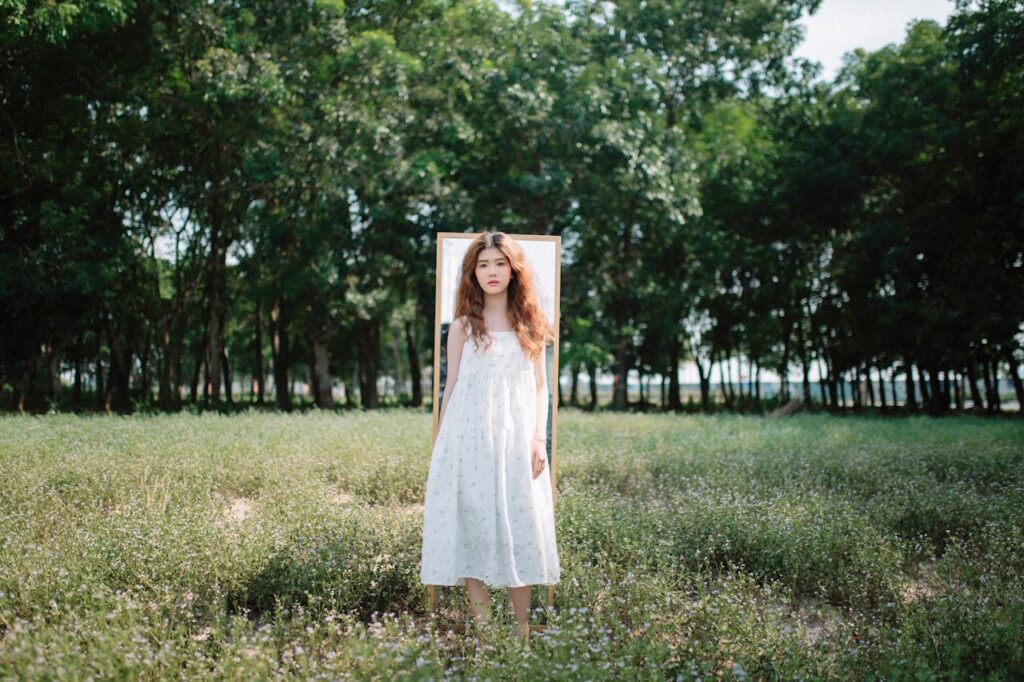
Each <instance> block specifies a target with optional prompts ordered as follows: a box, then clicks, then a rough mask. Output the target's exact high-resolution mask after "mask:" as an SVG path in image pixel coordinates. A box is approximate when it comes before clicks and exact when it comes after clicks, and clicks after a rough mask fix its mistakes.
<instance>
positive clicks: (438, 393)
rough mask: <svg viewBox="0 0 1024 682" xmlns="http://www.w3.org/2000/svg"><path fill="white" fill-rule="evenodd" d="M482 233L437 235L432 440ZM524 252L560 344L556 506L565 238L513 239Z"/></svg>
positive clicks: (554, 357)
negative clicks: (461, 301) (469, 257)
mask: <svg viewBox="0 0 1024 682" xmlns="http://www.w3.org/2000/svg"><path fill="white" fill-rule="evenodd" d="M477 236H479V235H478V233H472V232H439V233H438V235H437V280H436V284H435V287H436V288H435V296H434V301H435V303H434V320H435V323H434V367H433V377H434V381H433V435H432V440H431V442H433V441H434V440H436V439H437V433H438V426H439V424H438V420H439V417H440V413H441V405H442V403H443V402H444V392H445V388H446V385H447V382H446V378H447V376H448V363H447V357H446V356H447V348H448V328H449V326H450V325H451V323H452V321H453V320H454V311H455V294H456V290H457V288H458V284H459V278H460V275H461V268H462V260H463V258H464V257H465V255H466V251H467V250H468V249H469V246H470V244H471V243H472V242H473V240H474V239H476V238H477ZM508 236H509V237H511V238H512V239H514V240H515V241H516V243H517V244H518V245H519V246H520V247H522V249H523V253H524V255H525V256H526V260H527V262H528V263H529V264H530V266H531V267H532V268H533V275H534V281H535V284H536V288H537V295H538V300H539V303H540V305H541V308H542V309H543V311H544V313H545V315H546V317H547V320H548V323H549V324H550V325H551V328H552V330H553V331H554V334H555V339H556V340H555V342H554V343H552V344H550V345H548V347H547V348H546V350H545V361H546V363H547V382H548V419H547V421H548V423H547V456H548V470H549V472H550V475H551V499H552V503H556V502H557V497H556V490H555V486H556V481H557V471H558V467H557V462H558V459H557V456H556V455H557V452H558V444H557V435H558V429H557V417H558V404H557V399H558V390H557V385H556V383H555V382H556V381H558V341H557V339H558V338H559V326H558V322H559V319H560V309H559V294H560V283H561V279H560V278H561V262H562V238H561V237H560V236H557V235H527V234H524V235H517V234H509V235H508ZM435 588H436V586H434V585H428V602H429V608H430V609H431V610H433V606H434V602H435V599H434V596H435ZM547 601H548V606H549V607H550V606H552V604H553V602H554V586H553V585H551V586H549V587H548V600H547Z"/></svg>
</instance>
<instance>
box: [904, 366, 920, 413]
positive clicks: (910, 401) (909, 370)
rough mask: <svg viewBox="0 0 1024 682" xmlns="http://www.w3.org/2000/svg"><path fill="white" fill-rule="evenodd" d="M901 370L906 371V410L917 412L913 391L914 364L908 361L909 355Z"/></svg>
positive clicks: (915, 397)
mask: <svg viewBox="0 0 1024 682" xmlns="http://www.w3.org/2000/svg"><path fill="white" fill-rule="evenodd" d="M903 369H904V370H905V371H906V374H907V376H906V381H907V400H906V402H907V405H906V407H907V409H908V410H910V411H911V412H917V396H916V394H915V390H914V363H913V362H912V361H911V359H910V355H909V354H907V355H906V356H905V359H904V361H903Z"/></svg>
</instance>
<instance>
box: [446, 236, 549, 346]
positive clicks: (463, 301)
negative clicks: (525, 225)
mask: <svg viewBox="0 0 1024 682" xmlns="http://www.w3.org/2000/svg"><path fill="white" fill-rule="evenodd" d="M488 248H496V249H498V250H499V251H501V252H502V253H503V254H504V255H505V258H507V259H508V262H509V265H511V266H512V275H511V279H510V280H509V283H508V316H509V319H510V320H511V322H512V331H514V332H515V333H516V336H517V337H518V338H519V344H520V345H521V346H522V347H523V351H525V353H526V355H527V357H529V358H530V359H534V358H536V357H537V356H538V355H539V354H540V353H541V351H542V350H543V349H544V348H545V347H546V346H547V345H548V344H549V343H551V342H552V341H554V340H555V335H554V330H553V329H552V328H551V325H550V324H548V321H547V317H545V315H544V311H543V310H542V309H541V307H540V302H539V300H538V298H537V285H536V283H535V282H534V274H533V268H532V267H530V263H529V261H527V260H526V255H525V254H524V253H523V249H522V247H521V246H519V244H518V243H516V240H515V239H513V238H511V237H509V236H508V235H507V234H505V233H504V232H483V233H481V234H480V235H478V236H477V238H476V239H474V240H473V242H472V243H471V244H470V245H469V249H467V251H466V256H465V258H463V259H462V275H461V277H460V278H459V288H458V291H457V292H456V293H455V319H458V318H460V317H465V319H466V321H467V322H468V323H469V329H467V330H466V333H467V334H468V335H469V336H476V338H479V339H483V340H484V344H485V348H489V347H490V339H491V337H490V335H489V334H488V333H487V328H486V327H485V326H484V317H483V311H484V290H483V289H482V288H481V287H480V283H479V282H478V281H477V279H476V264H477V258H479V256H480V252H481V251H483V250H484V249H488Z"/></svg>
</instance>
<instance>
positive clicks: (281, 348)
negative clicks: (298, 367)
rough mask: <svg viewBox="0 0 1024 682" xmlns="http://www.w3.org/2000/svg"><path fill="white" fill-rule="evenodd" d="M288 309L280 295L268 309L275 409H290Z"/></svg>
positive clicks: (289, 410)
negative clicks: (275, 400)
mask: <svg viewBox="0 0 1024 682" xmlns="http://www.w3.org/2000/svg"><path fill="white" fill-rule="evenodd" d="M287 312H288V309H287V307H286V306H285V305H284V301H283V300H282V299H281V297H280V296H277V297H276V298H275V299H274V303H273V306H272V307H271V309H270V348H271V354H272V356H273V363H274V394H275V397H276V399H277V409H279V410H283V411H285V412H291V410H292V392H291V390H289V386H288V369H289V367H290V365H291V351H290V347H289V343H288V335H289V323H290V321H291V320H290V319H289V316H288V314H287Z"/></svg>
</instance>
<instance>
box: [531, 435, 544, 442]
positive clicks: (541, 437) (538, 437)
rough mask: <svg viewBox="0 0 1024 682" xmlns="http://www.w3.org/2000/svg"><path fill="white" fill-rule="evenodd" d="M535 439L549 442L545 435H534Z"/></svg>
mask: <svg viewBox="0 0 1024 682" xmlns="http://www.w3.org/2000/svg"><path fill="white" fill-rule="evenodd" d="M533 439H534V440H539V441H540V442H541V443H547V442H548V439H547V438H546V437H544V436H534V437H533Z"/></svg>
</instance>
